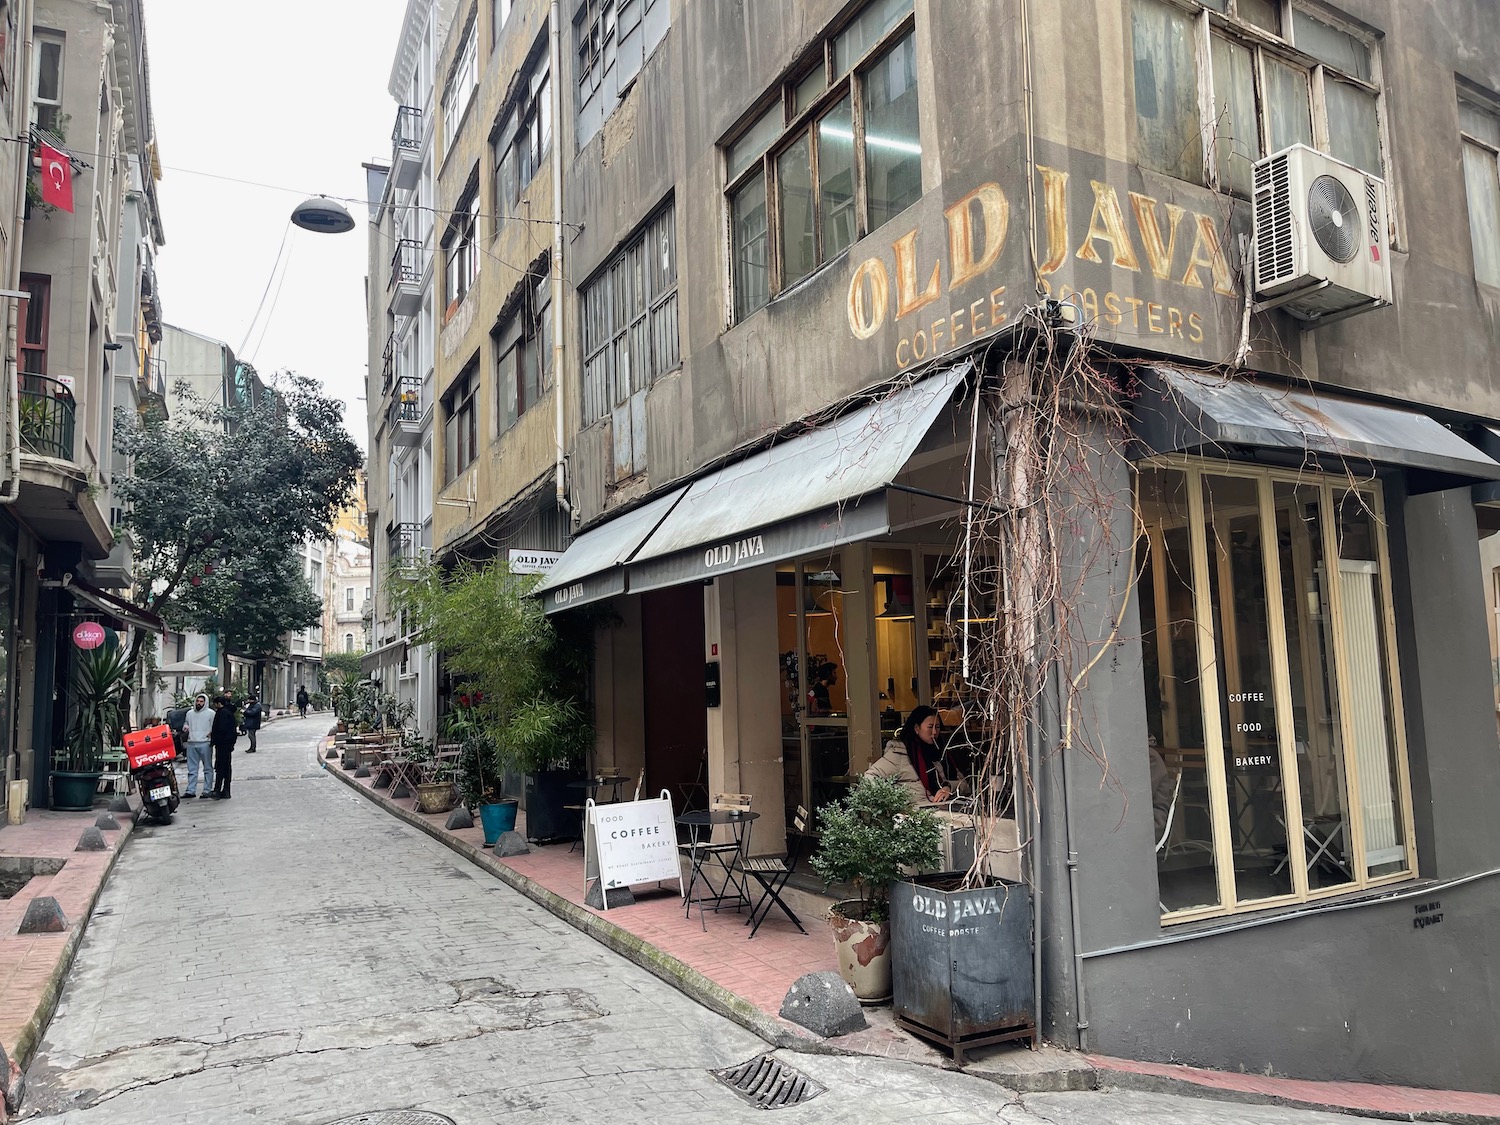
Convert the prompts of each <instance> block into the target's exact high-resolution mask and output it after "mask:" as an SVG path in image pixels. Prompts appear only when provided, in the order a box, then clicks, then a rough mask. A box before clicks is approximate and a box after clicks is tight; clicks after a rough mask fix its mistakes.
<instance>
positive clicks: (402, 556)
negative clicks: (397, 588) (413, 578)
mask: <svg viewBox="0 0 1500 1125" xmlns="http://www.w3.org/2000/svg"><path fill="white" fill-rule="evenodd" d="M421 540H422V525H421V524H418V523H398V524H395V525H394V526H392V527H391V529H390V531H389V532H387V533H386V544H387V547H388V552H387V559H388V561H389V563H390V569H391V570H392V571H394V572H400V571H405V570H410V569H411V568H413V567H414V566H416V564H417V560H418V559H419V558H420V557H421Z"/></svg>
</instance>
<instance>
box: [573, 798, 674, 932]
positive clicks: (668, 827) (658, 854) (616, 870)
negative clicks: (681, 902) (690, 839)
mask: <svg viewBox="0 0 1500 1125" xmlns="http://www.w3.org/2000/svg"><path fill="white" fill-rule="evenodd" d="M583 877H584V881H585V882H587V881H589V880H590V879H598V880H599V882H600V885H601V886H602V887H604V889H605V890H610V889H612V888H615V887H631V886H638V885H639V884H641V883H657V882H667V881H670V880H673V879H675V880H677V886H678V890H679V891H680V890H681V889H682V868H681V866H680V864H679V863H678V859H677V826H676V823H675V821H674V819H673V815H672V798H671V795H670V794H668V793H667V791H666V790H665V789H663V790H662V794H661V796H660V797H659V798H656V799H654V800H645V801H621V802H618V803H616V804H612V805H596V804H594V803H593V802H592V801H590V802H589V805H588V818H587V823H586V825H585V826H584V855H583ZM604 902H605V904H606V908H607V906H608V903H609V896H608V895H605V896H604Z"/></svg>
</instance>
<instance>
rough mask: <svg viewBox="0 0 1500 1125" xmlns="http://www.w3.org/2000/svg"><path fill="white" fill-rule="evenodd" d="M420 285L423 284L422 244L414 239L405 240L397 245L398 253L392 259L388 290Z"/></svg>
mask: <svg viewBox="0 0 1500 1125" xmlns="http://www.w3.org/2000/svg"><path fill="white" fill-rule="evenodd" d="M420 284H422V244H421V243H420V242H418V241H417V240H416V239H414V238H403V239H402V240H401V241H400V242H398V243H396V253H395V254H394V255H392V257H391V280H390V283H389V285H388V286H387V288H393V287H395V286H397V285H420Z"/></svg>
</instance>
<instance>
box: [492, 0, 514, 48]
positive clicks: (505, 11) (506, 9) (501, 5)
mask: <svg viewBox="0 0 1500 1125" xmlns="http://www.w3.org/2000/svg"><path fill="white" fill-rule="evenodd" d="M510 8H511V0H493V4H492V6H491V8H490V50H492V51H493V50H494V49H495V44H496V43H498V42H500V33H501V32H502V31H504V30H505V21H506V20H508V19H510Z"/></svg>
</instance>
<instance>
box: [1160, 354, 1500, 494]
mask: <svg viewBox="0 0 1500 1125" xmlns="http://www.w3.org/2000/svg"><path fill="white" fill-rule="evenodd" d="M1140 386H1141V395H1140V398H1139V399H1138V400H1137V402H1136V404H1135V417H1134V426H1133V428H1134V431H1135V436H1136V439H1137V441H1138V442H1139V444H1140V446H1141V447H1143V448H1141V449H1138V450H1137V451H1136V455H1137V456H1152V455H1155V454H1161V453H1206V454H1210V455H1217V456H1220V457H1245V458H1252V457H1253V458H1254V459H1255V460H1258V461H1263V462H1264V461H1270V462H1273V463H1276V462H1282V463H1285V464H1288V465H1291V466H1293V467H1297V466H1305V465H1308V464H1310V463H1312V462H1316V461H1319V460H1321V461H1324V462H1325V463H1329V462H1349V461H1353V462H1359V463H1369V464H1370V465H1393V466H1397V467H1400V468H1403V469H1406V470H1409V473H1410V475H1409V476H1408V480H1407V487H1408V489H1409V490H1410V491H1412V492H1434V491H1439V490H1441V489H1445V488H1455V487H1459V486H1461V485H1466V484H1472V483H1473V482H1474V481H1476V480H1500V461H1496V460H1495V459H1494V458H1492V457H1490V456H1488V455H1486V454H1485V453H1483V452H1481V451H1480V450H1479V449H1478V448H1476V447H1475V446H1473V445H1471V444H1470V443H1469V442H1467V441H1465V440H1464V439H1463V438H1461V437H1459V436H1458V435H1457V434H1455V433H1453V432H1451V431H1450V430H1448V429H1447V428H1445V427H1444V426H1443V425H1442V424H1441V423H1439V422H1437V421H1436V420H1435V419H1433V418H1429V417H1428V416H1427V415H1425V414H1419V413H1417V412H1416V411H1413V410H1403V409H1401V408H1400V407H1395V406H1386V405H1382V404H1378V403H1373V402H1364V401H1361V400H1359V399H1354V398H1349V397H1345V396H1342V395H1336V394H1329V393H1325V392H1322V391H1319V392H1317V393H1313V392H1312V391H1304V390H1293V389H1291V388H1287V387H1279V386H1273V385H1270V384H1266V383H1256V382H1252V381H1250V380H1248V379H1242V378H1230V377H1224V376H1219V375H1211V374H1208V373H1206V372H1197V371H1186V370H1183V369H1181V368H1172V367H1160V366H1156V367H1147V368H1144V369H1142V371H1141V375H1140Z"/></svg>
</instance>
